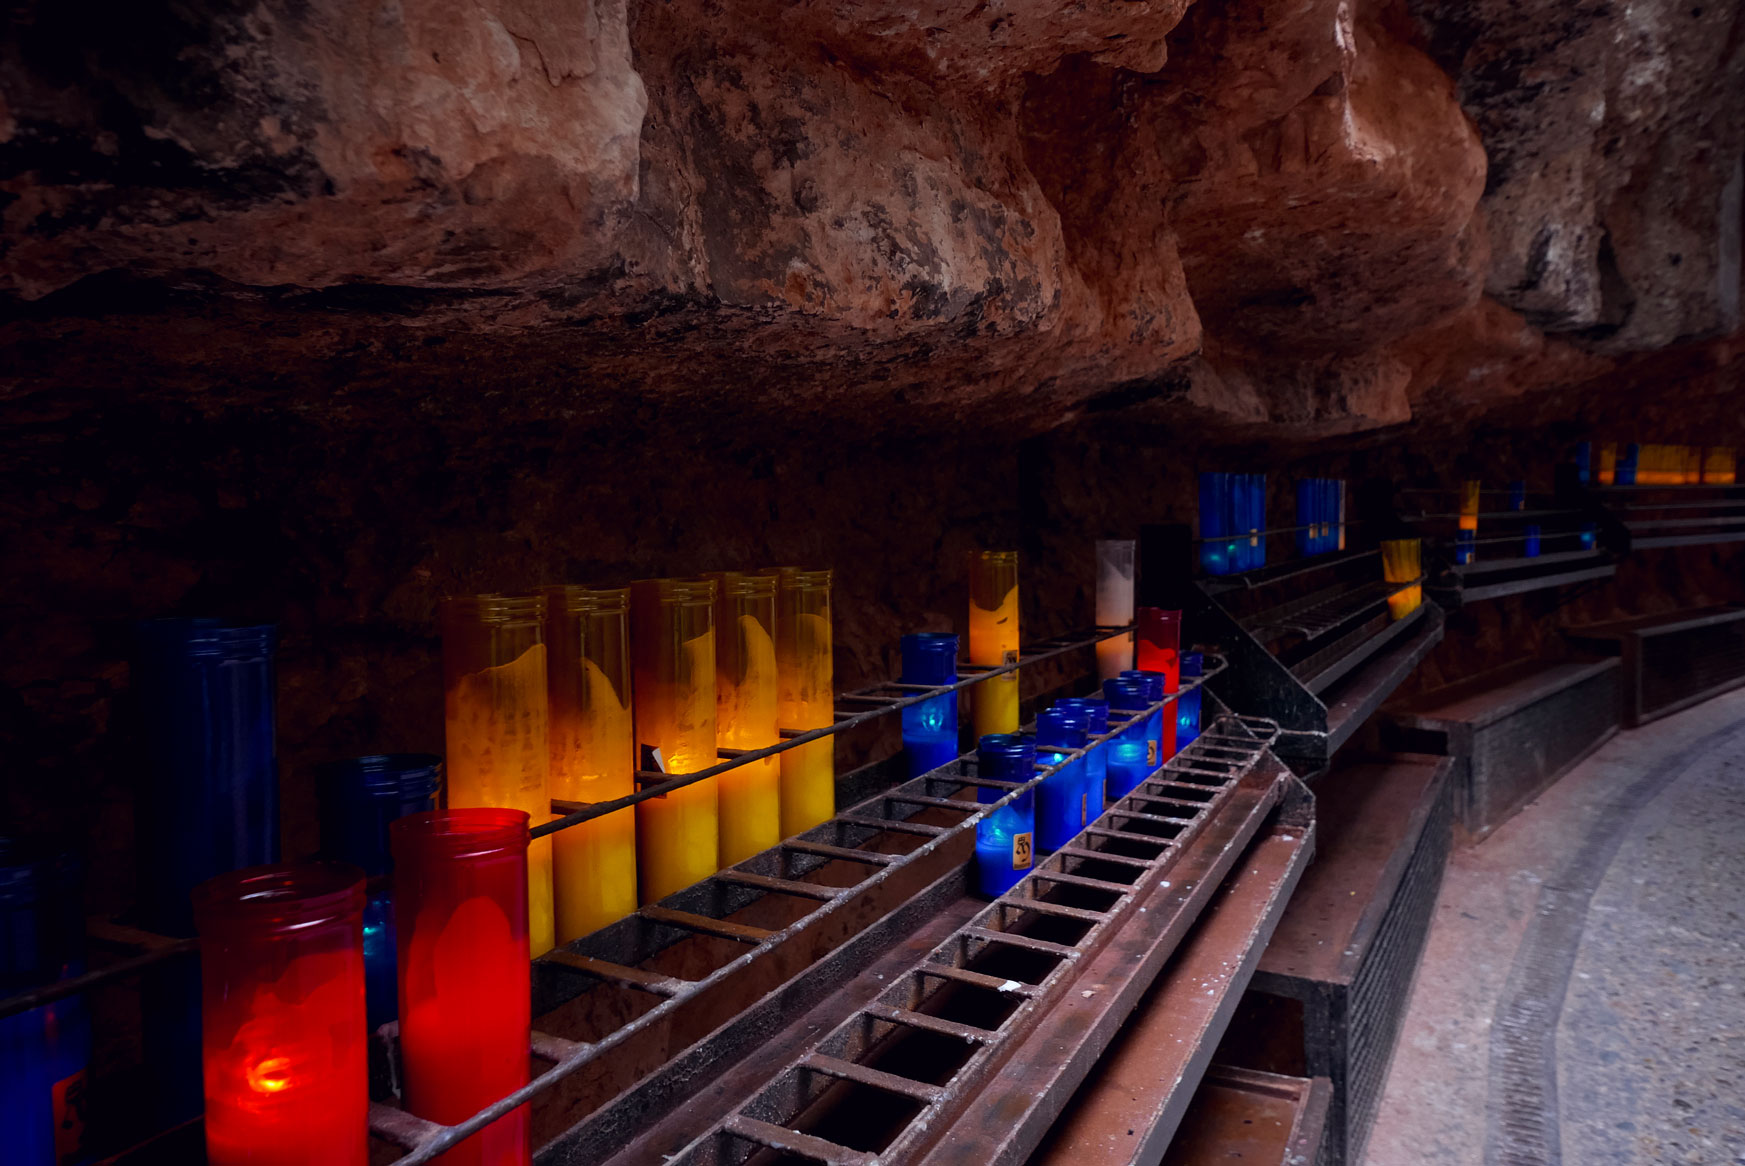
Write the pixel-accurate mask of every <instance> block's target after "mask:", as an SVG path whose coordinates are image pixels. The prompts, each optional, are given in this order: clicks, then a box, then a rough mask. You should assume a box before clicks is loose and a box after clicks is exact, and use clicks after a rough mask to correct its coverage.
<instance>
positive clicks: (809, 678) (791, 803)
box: [759, 567, 836, 838]
mask: <svg viewBox="0 0 1745 1166" xmlns="http://www.w3.org/2000/svg"><path fill="white" fill-rule="evenodd" d="M759 574H764V575H774V576H776V579H777V585H776V674H777V681H778V683H779V685H780V692H779V694H778V696H779V699H778V701H777V708H776V715H777V718H778V722H779V724H780V726H781V728H783V729H793V730H795V731H797V732H805V731H807V730H809V729H824V728H828V727H829V726H831V725H833V724H835V723H836V664H835V659H834V647H835V644H834V639H833V634H834V633H833V631H832V623H831V615H830V584H831V578H832V576H831V572H830V571H829V569H827V568H826V569H824V570H805V569H802V568H799V567H775V568H771V569H770V570H766V571H761V572H759ZM780 756H781V779H782V796H781V818H782V821H781V833H782V837H784V838H788V837H792V836H793V835H795V834H798V833H800V832H801V831H804V830H810V829H811V828H812V827H814V826H816V825H819V824H820V823H822V822H827V821H829V820H830V818H831V817H832V816H834V815H835V813H836V739H835V738H834V737H826V738H824V739H823V740H820V741H810V742H808V743H806V744H804V745H796V746H795V747H794V748H792V749H789V750H787V751H785V752H783V753H782V754H781V755H780Z"/></svg>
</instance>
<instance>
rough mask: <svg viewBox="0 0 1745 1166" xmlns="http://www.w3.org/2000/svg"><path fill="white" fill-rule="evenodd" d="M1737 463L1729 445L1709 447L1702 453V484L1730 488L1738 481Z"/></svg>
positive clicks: (1736, 458)
mask: <svg viewBox="0 0 1745 1166" xmlns="http://www.w3.org/2000/svg"><path fill="white" fill-rule="evenodd" d="M1738 474H1739V461H1738V457H1737V455H1736V454H1735V452H1734V450H1733V447H1732V446H1730V445H1711V446H1709V447H1708V448H1707V449H1705V450H1704V451H1703V484H1704V485H1718V486H1731V485H1733V484H1734V483H1736V482H1737V481H1738Z"/></svg>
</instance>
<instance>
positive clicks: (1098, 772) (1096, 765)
mask: <svg viewBox="0 0 1745 1166" xmlns="http://www.w3.org/2000/svg"><path fill="white" fill-rule="evenodd" d="M1055 707H1056V708H1065V709H1069V710H1071V711H1073V712H1079V713H1083V714H1084V716H1085V722H1086V723H1085V737H1086V739H1087V743H1089V742H1091V741H1094V740H1095V738H1097V737H1100V736H1102V735H1103V734H1104V733H1107V732H1108V731H1109V702H1108V701H1106V700H1103V699H1101V698H1099V697H1083V696H1073V697H1068V698H1066V699H1065V700H1059V701H1056V702H1055ZM1108 788H1109V746H1108V743H1107V742H1104V743H1103V744H1100V745H1099V744H1091V746H1090V750H1089V751H1088V752H1087V753H1086V754H1085V789H1086V791H1087V798H1086V801H1085V821H1086V822H1087V823H1088V822H1092V821H1095V820H1096V819H1097V818H1099V817H1101V816H1102V813H1103V808H1104V807H1105V806H1106V805H1107V804H1108Z"/></svg>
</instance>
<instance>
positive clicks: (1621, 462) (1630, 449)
mask: <svg viewBox="0 0 1745 1166" xmlns="http://www.w3.org/2000/svg"><path fill="white" fill-rule="evenodd" d="M1641 456H1642V447H1641V446H1639V445H1636V444H1634V443H1631V444H1629V445H1626V446H1625V447H1624V452H1623V453H1621V454H1620V455H1618V485H1620V486H1634V485H1636V484H1637V483H1636V466H1637V462H1638V460H1639V459H1640V458H1641Z"/></svg>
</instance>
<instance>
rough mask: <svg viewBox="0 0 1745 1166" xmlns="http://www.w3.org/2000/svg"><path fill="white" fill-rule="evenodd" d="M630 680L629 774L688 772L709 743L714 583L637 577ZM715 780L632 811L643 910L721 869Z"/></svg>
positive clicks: (707, 762)
mask: <svg viewBox="0 0 1745 1166" xmlns="http://www.w3.org/2000/svg"><path fill="white" fill-rule="evenodd" d="M630 652H631V659H632V661H633V664H634V668H635V673H636V684H635V700H636V745H637V755H638V758H637V768H638V769H641V770H645V771H650V772H653V771H659V772H661V773H672V774H680V773H696V772H697V771H698V770H702V769H708V768H709V767H711V766H713V765H715V764H716V763H717V762H718V761H719V760H720V758H719V757H718V756H717V755H716V751H715V749H716V746H715V581H714V580H713V579H642V580H638V581H637V582H635V583H632V584H631V585H630ZM717 783H718V779H716V778H709V779H707V780H704V781H700V782H697V783H696V784H694V785H689V786H686V787H685V788H684V789H681V790H675V791H674V792H672V793H669V794H663V795H661V796H660V797H657V798H650V799H649V800H648V801H645V802H638V803H637V805H636V868H637V882H638V887H639V892H640V894H641V897H642V901H643V902H644V903H653V902H657V901H659V900H661V899H664V898H666V897H667V896H668V895H670V894H672V893H673V892H674V891H680V890H683V889H684V888H686V887H688V886H690V885H691V884H692V883H695V882H699V881H700V880H702V879H706V878H708V877H709V876H710V875H712V874H714V873H715V872H716V871H717V870H719V869H720V867H721V864H720V861H719V859H720V853H721V816H720V806H721V803H720V792H719V785H718V784H717Z"/></svg>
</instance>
